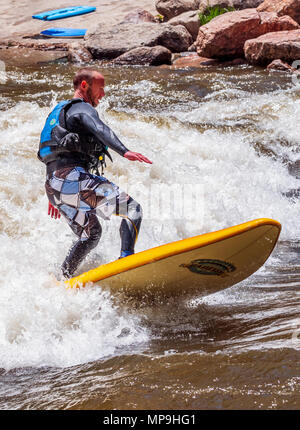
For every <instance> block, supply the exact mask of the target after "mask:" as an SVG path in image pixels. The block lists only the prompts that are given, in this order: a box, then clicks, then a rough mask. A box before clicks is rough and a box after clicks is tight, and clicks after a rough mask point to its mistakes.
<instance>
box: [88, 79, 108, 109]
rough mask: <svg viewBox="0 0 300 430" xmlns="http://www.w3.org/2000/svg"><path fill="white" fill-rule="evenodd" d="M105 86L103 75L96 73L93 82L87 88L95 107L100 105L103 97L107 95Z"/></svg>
mask: <svg viewBox="0 0 300 430" xmlns="http://www.w3.org/2000/svg"><path fill="white" fill-rule="evenodd" d="M104 86H105V82H104V78H103V76H102V75H100V73H99V74H96V75H95V77H94V79H93V81H92V84H91V85H90V86H89V87H88V89H87V95H88V98H89V100H90V103H91V105H92V106H93V107H96V106H98V104H99V103H100V100H101V99H102V97H104V96H105V92H104Z"/></svg>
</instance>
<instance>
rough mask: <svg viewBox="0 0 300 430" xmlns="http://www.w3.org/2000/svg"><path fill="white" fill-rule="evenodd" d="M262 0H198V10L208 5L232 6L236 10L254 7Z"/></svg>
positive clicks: (201, 10)
mask: <svg viewBox="0 0 300 430" xmlns="http://www.w3.org/2000/svg"><path fill="white" fill-rule="evenodd" d="M263 1H264V0H209V1H208V0H200V1H199V10H200V12H203V11H205V9H207V7H208V6H210V7H213V6H220V7H222V8H228V7H234V8H235V9H237V10H241V9H249V8H255V7H257V6H259V5H260V4H261V3H262V2H263Z"/></svg>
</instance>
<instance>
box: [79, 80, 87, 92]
mask: <svg viewBox="0 0 300 430" xmlns="http://www.w3.org/2000/svg"><path fill="white" fill-rule="evenodd" d="M80 86H81V88H82V89H83V90H86V89H87V87H88V83H87V82H86V81H82V82H81V84H80Z"/></svg>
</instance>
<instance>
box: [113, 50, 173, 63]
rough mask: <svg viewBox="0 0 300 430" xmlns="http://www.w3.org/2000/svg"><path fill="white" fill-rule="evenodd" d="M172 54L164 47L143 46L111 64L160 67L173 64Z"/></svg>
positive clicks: (121, 56) (126, 53)
mask: <svg viewBox="0 0 300 430" xmlns="http://www.w3.org/2000/svg"><path fill="white" fill-rule="evenodd" d="M171 58H172V53H171V51H170V50H169V49H167V48H165V47H164V46H153V47H148V46H141V47H140V48H135V49H132V50H131V51H128V52H125V54H122V55H120V56H119V57H117V58H116V59H115V60H113V61H112V62H111V64H116V65H126V64H129V65H130V64H136V65H141V66H158V65H161V64H171Z"/></svg>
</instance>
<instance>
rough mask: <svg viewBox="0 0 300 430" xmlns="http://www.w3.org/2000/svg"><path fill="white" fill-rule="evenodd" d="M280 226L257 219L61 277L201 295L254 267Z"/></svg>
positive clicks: (115, 287) (134, 290) (73, 282)
mask: <svg viewBox="0 0 300 430" xmlns="http://www.w3.org/2000/svg"><path fill="white" fill-rule="evenodd" d="M280 230H281V225H280V223H279V222H277V221H274V220H272V219H266V218H262V219H257V220H254V221H249V222H246V223H244V224H240V225H237V226H234V227H229V228H225V229H224V230H219V231H216V232H213V233H207V234H202V235H200V236H195V237H191V238H189V239H183V240H179V241H176V242H172V243H168V244H166V245H162V246H158V247H156V248H152V249H148V250H147V251H142V252H139V253H137V254H134V255H130V256H128V257H125V258H122V259H120V260H116V261H113V262H112V263H108V264H104V265H102V266H99V267H97V268H96V269H93V270H90V271H88V272H85V273H83V274H81V275H80V276H77V277H74V278H71V279H69V280H68V281H66V282H65V283H66V285H67V287H69V288H70V287H71V288H73V287H81V286H84V285H86V284H87V283H94V284H98V285H100V286H101V287H104V288H107V287H108V288H109V289H110V290H111V291H112V292H116V291H121V290H125V291H126V292H127V293H130V295H131V294H132V295H145V294H147V293H154V294H157V293H160V294H162V293H163V294H164V295H172V296H173V295H177V294H182V293H198V294H201V295H207V294H211V293H214V292H216V291H220V290H223V289H224V288H228V287H231V286H232V285H235V284H237V283H238V282H240V281H242V280H243V279H246V278H247V277H248V276H250V275H251V274H252V273H254V272H256V271H257V270H258V269H259V268H260V267H261V266H262V265H263V264H264V263H265V261H266V260H267V258H268V257H269V256H270V254H271V252H272V251H273V248H274V246H275V245H276V242H277V240H278V237H279V234H280Z"/></svg>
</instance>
